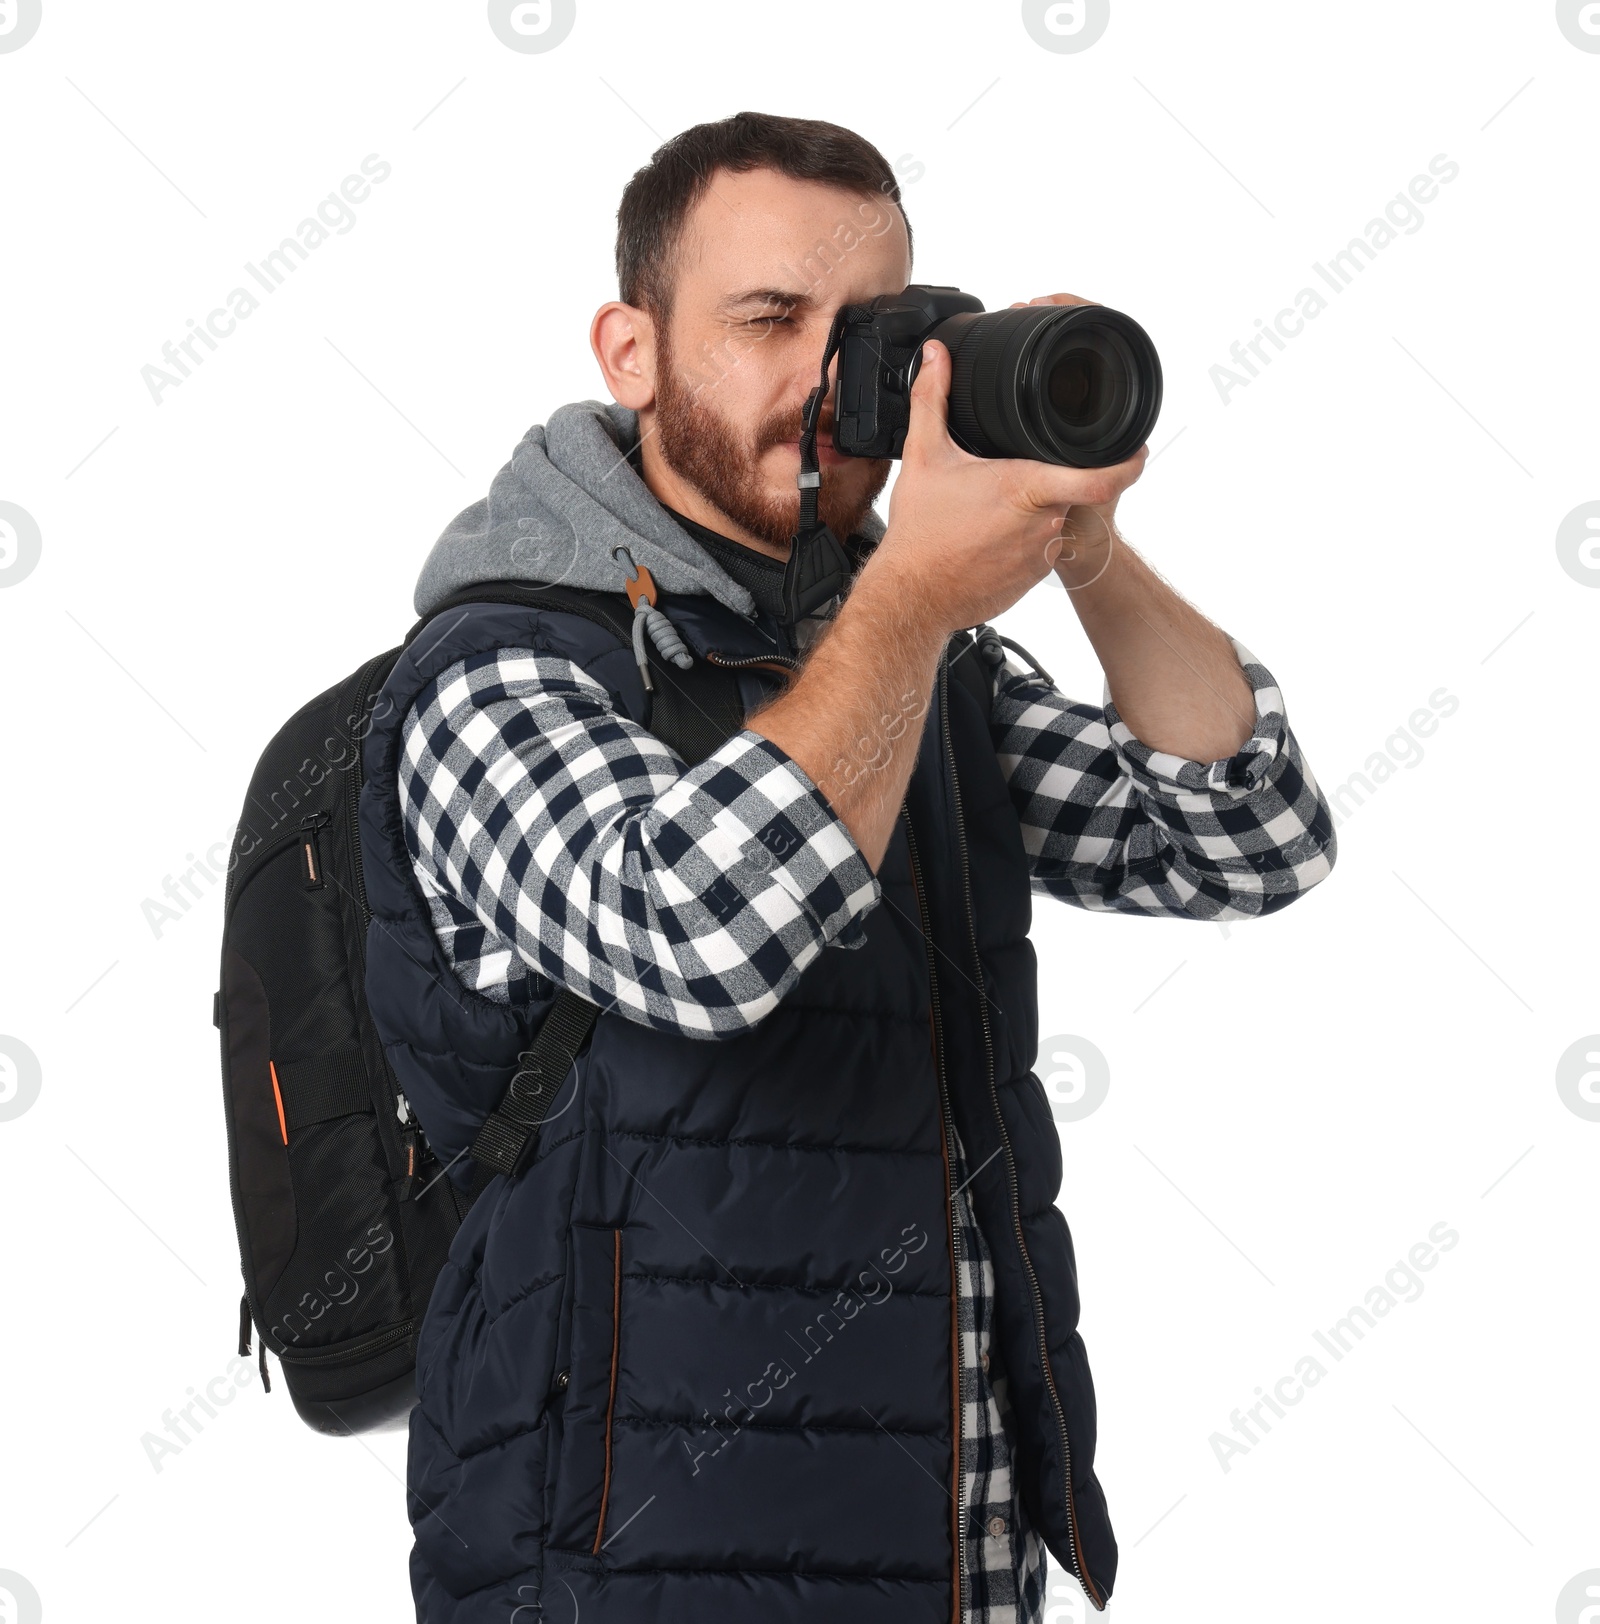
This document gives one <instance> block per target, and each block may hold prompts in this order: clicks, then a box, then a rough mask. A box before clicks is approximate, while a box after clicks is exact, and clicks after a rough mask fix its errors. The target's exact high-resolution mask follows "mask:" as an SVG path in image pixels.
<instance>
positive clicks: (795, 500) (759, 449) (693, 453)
mask: <svg viewBox="0 0 1600 1624" xmlns="http://www.w3.org/2000/svg"><path fill="white" fill-rule="evenodd" d="M714 393H715V386H714V385H711V386H706V387H699V388H697V387H696V386H694V385H692V384H690V383H687V382H685V380H684V379H683V378H681V377H680V376H679V374H678V370H677V367H676V366H675V365H674V363H673V355H672V347H671V343H670V341H669V340H668V338H667V334H666V331H665V325H664V324H663V326H662V328H661V331H660V334H659V337H658V339H657V367H656V400H655V412H656V424H655V426H656V434H657V438H658V445H659V449H660V452H661V459H662V461H663V462H665V463H666V465H667V466H668V467H669V468H670V469H671V470H672V471H673V473H675V474H676V475H677V476H678V478H679V479H681V480H683V481H684V482H685V483H686V484H689V485H692V486H693V487H694V489H695V490H697V491H698V492H699V493H700V494H701V495H702V496H703V497H704V498H705V499H706V500H707V501H708V502H709V503H710V504H711V505H712V507H714V508H715V509H716V510H717V511H718V512H719V513H722V514H725V515H726V516H727V517H728V518H730V519H732V520H733V521H734V523H735V524H736V525H738V526H739V527H740V528H741V529H743V530H744V531H745V532H746V533H747V534H749V535H752V536H759V537H760V538H761V540H762V541H764V542H766V543H768V545H770V546H772V547H779V548H784V549H787V548H788V546H789V544H790V542H791V541H793V539H794V533H795V531H796V530H797V529H798V528H799V526H800V492H799V489H798V488H791V489H790V490H789V491H788V492H787V493H786V494H785V495H783V496H775V495H774V494H773V493H772V491H771V489H770V488H769V486H768V485H767V483H766V481H765V480H764V479H763V478H762V474H761V469H760V461H761V457H762V455H763V453H764V452H766V451H768V450H769V449H770V448H771V447H773V446H775V445H782V444H784V443H785V442H786V441H797V440H799V438H800V432H801V428H802V426H803V425H802V421H801V419H802V408H801V407H798V406H796V407H792V408H786V409H784V410H782V411H778V412H773V413H772V414H770V415H769V416H768V417H766V418H764V419H763V420H762V421H761V422H760V423H757V424H756V425H755V426H754V427H753V428H752V429H750V430H749V431H743V430H741V429H739V428H737V427H736V426H735V425H734V424H732V423H730V422H729V421H728V420H727V419H726V418H724V417H722V416H721V415H720V414H719V413H718V412H717V411H716V410H715V408H714V407H713V406H712V404H711V397H712V396H713V395H714ZM824 415H826V414H824ZM828 433H831V427H829V426H825V425H824V424H819V425H818V429H817V439H818V442H819V444H820V442H821V441H822V439H823V436H824V435H825V434H828ZM854 460H856V461H865V462H866V466H867V467H868V468H870V469H871V470H872V473H871V477H870V478H869V479H868V480H867V482H866V484H865V485H864V486H863V485H860V484H858V483H857V480H858V479H859V477H860V476H859V475H858V476H856V479H852V480H851V481H850V484H849V486H848V487H846V486H845V485H844V484H843V482H842V481H840V480H839V479H838V478H836V477H835V476H836V475H838V474H841V473H850V472H853V469H852V468H850V467H846V468H830V469H827V470H825V471H824V472H823V476H822V484H821V485H820V486H819V487H818V490H817V517H818V518H819V519H820V520H821V521H822V522H823V523H825V524H826V525H827V526H828V527H829V528H830V529H831V530H832V531H833V533H834V535H836V536H837V537H838V538H839V539H840V540H841V541H845V540H847V539H848V538H849V537H850V536H852V535H853V534H854V533H855V531H856V530H857V529H858V528H859V526H860V524H861V521H862V520H863V519H864V518H865V517H866V515H867V510H868V509H869V508H870V507H871V506H872V503H873V501H874V499H875V498H876V497H877V495H878V493H879V492H880V491H881V490H882V489H883V487H884V485H885V484H886V483H887V481H888V478H889V463H888V460H887V459H878V460H873V461H867V460H866V459H854Z"/></svg>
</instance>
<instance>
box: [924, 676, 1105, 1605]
mask: <svg viewBox="0 0 1600 1624" xmlns="http://www.w3.org/2000/svg"><path fill="white" fill-rule="evenodd" d="M939 716H940V725H941V730H942V732H943V734H944V753H945V757H946V759H947V760H948V761H949V763H950V784H951V789H952V791H953V795H954V803H955V815H956V818H955V821H956V850H957V852H958V853H959V855H960V858H961V896H962V901H963V904H964V906H965V908H966V915H967V932H968V937H969V940H970V942H971V946H972V967H973V970H974V972H975V974H976V977H977V980H976V985H977V988H978V993H979V998H978V1016H979V1019H980V1020H981V1022H982V1024H983V1054H984V1061H985V1063H986V1065H987V1067H988V1073H989V1099H990V1103H991V1104H992V1105H993V1107H994V1119H995V1122H996V1124H997V1125H998V1127H999V1129H1000V1143H1001V1146H1002V1148H1003V1149H1004V1151H1005V1163H1006V1180H1007V1183H1008V1185H1009V1187H1010V1190H1011V1216H1012V1221H1013V1223H1014V1225H1015V1227H1016V1234H1017V1250H1018V1251H1019V1252H1020V1253H1021V1254H1022V1265H1023V1267H1024V1268H1025V1269H1026V1270H1027V1272H1028V1284H1029V1285H1030V1286H1031V1287H1032V1289H1033V1302H1034V1308H1035V1315H1034V1323H1035V1324H1036V1325H1037V1326H1038V1328H1039V1360H1040V1363H1041V1365H1042V1366H1043V1368H1044V1379H1045V1385H1046V1386H1047V1387H1048V1388H1049V1389H1050V1402H1051V1403H1052V1404H1053V1405H1054V1407H1055V1412H1056V1423H1057V1425H1058V1426H1059V1427H1060V1429H1061V1462H1062V1489H1063V1493H1064V1496H1065V1499H1066V1504H1067V1554H1068V1556H1069V1557H1070V1558H1071V1567H1072V1572H1073V1574H1074V1575H1075V1576H1076V1578H1077V1580H1078V1583H1079V1584H1081V1585H1082V1586H1083V1589H1084V1594H1085V1595H1086V1596H1088V1598H1089V1600H1090V1601H1091V1602H1093V1603H1094V1607H1095V1610H1096V1611H1097V1612H1104V1611H1105V1606H1106V1604H1105V1601H1104V1599H1103V1598H1102V1597H1101V1595H1100V1592H1099V1591H1098V1590H1096V1589H1095V1587H1094V1584H1093V1582H1092V1581H1091V1580H1090V1578H1089V1574H1088V1570H1087V1569H1086V1568H1085V1567H1084V1564H1083V1555H1082V1551H1081V1550H1080V1548H1079V1545H1078V1511H1077V1507H1076V1506H1075V1505H1074V1503H1073V1499H1072V1445H1071V1443H1070V1442H1069V1441H1068V1438H1067V1415H1066V1411H1065V1410H1064V1409H1063V1408H1062V1407H1061V1395H1060V1394H1059V1393H1058V1392H1057V1391H1056V1379H1055V1374H1054V1372H1053V1371H1052V1370H1051V1369H1050V1347H1049V1342H1048V1340H1047V1338H1046V1336H1045V1328H1044V1297H1043V1294H1042V1293H1041V1292H1040V1290H1039V1277H1038V1275H1037V1274H1035V1273H1034V1268H1033V1260H1032V1259H1031V1258H1030V1257H1029V1256H1028V1243H1027V1241H1026V1240H1025V1239H1024V1238H1023V1234H1022V1205H1021V1201H1020V1199H1019V1196H1018V1190H1017V1164H1016V1159H1015V1157H1014V1156H1013V1154H1012V1151H1011V1136H1010V1135H1009V1134H1008V1133H1007V1132H1006V1124H1005V1118H1004V1117H1003V1116H1002V1115H1001V1113H1000V1094H999V1090H998V1088H997V1087H996V1084H995V1075H994V1040H993V1034H992V1033H991V1032H990V1029H989V1010H988V995H987V993H986V992H985V991H984V980H983V960H982V958H981V957H980V956H979V953H978V926H977V921H976V919H975V918H974V916H973V911H972V876H971V871H970V869H969V866H968V863H967V832H966V825H965V823H964V821H963V819H962V815H961V781H960V778H959V777H958V775H957V773H956V770H955V754H954V751H953V750H952V748H951V743H950V706H949V666H948V663H947V662H946V661H944V660H941V661H940V663H939Z"/></svg>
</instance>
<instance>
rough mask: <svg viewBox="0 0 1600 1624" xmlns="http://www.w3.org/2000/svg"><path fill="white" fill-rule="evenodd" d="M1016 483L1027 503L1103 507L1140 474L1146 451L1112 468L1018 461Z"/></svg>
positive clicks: (1044, 506)
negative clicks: (1065, 466)
mask: <svg viewBox="0 0 1600 1624" xmlns="http://www.w3.org/2000/svg"><path fill="white" fill-rule="evenodd" d="M1012 467H1013V468H1014V469H1015V470H1016V471H1017V472H1016V478H1015V482H1014V485H1013V490H1014V491H1015V493H1016V497H1017V500H1018V501H1020V502H1021V503H1022V504H1023V506H1025V507H1029V508H1033V509H1035V510H1037V511H1043V510H1045V509H1047V508H1069V507H1079V506H1087V507H1099V506H1100V505H1102V504H1103V503H1106V502H1114V501H1116V499H1117V498H1118V497H1119V496H1120V495H1121V494H1122V493H1123V491H1125V490H1126V489H1127V488H1128V486H1130V485H1131V484H1132V483H1133V482H1134V480H1136V479H1137V478H1138V477H1139V474H1140V472H1141V471H1142V470H1143V468H1144V457H1143V455H1142V454H1140V455H1136V456H1133V457H1130V458H1129V459H1128V461H1127V462H1119V463H1115V464H1113V465H1112V466H1111V467H1109V468H1063V467H1059V466H1058V465H1056V464H1055V463H1048V462H1015V463H1013V464H1012Z"/></svg>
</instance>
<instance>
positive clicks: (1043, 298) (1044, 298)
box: [1028, 293, 1099, 305]
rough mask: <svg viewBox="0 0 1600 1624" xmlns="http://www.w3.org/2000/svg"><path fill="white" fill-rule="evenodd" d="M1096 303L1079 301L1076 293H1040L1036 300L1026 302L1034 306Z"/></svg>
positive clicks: (1090, 300)
mask: <svg viewBox="0 0 1600 1624" xmlns="http://www.w3.org/2000/svg"><path fill="white" fill-rule="evenodd" d="M1098 302H1099V301H1098V300H1095V299H1080V298H1079V297H1078V295H1077V294H1076V293H1041V294H1040V295H1039V297H1038V298H1037V299H1030V300H1029V301H1028V303H1029V304H1036V305H1092V304H1096V303H1098Z"/></svg>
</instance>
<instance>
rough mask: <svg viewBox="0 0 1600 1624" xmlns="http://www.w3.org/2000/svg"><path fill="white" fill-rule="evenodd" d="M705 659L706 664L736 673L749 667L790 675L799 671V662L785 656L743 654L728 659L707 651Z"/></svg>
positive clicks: (709, 650) (715, 652)
mask: <svg viewBox="0 0 1600 1624" xmlns="http://www.w3.org/2000/svg"><path fill="white" fill-rule="evenodd" d="M705 658H706V661H707V663H708V664H711V665H720V666H721V667H722V668H723V669H724V670H726V671H738V670H741V669H747V668H748V667H750V666H764V667H765V668H766V669H767V670H768V671H782V672H784V673H785V674H788V675H792V674H793V673H794V672H796V671H798V670H799V669H800V662H799V661H798V660H795V659H791V658H790V657H789V656H788V655H787V654H745V655H739V656H737V657H735V658H732V659H730V658H729V657H728V656H727V655H726V654H719V653H718V652H717V651H716V650H715V649H707V650H706V654H705Z"/></svg>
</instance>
